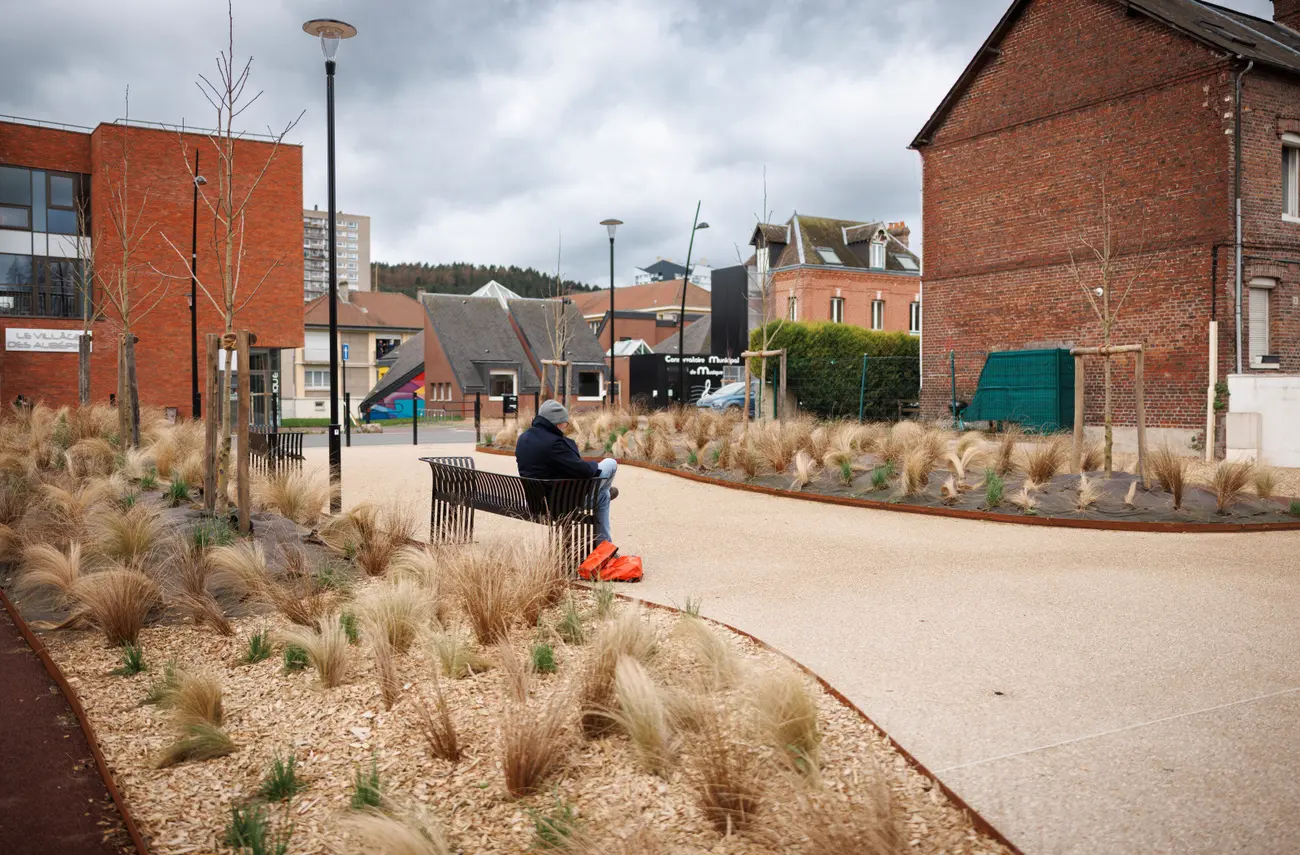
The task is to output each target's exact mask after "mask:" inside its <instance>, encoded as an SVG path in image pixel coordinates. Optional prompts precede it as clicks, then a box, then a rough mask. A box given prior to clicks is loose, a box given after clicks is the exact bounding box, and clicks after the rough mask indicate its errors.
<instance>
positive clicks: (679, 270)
mask: <svg viewBox="0 0 1300 855" xmlns="http://www.w3.org/2000/svg"><path fill="white" fill-rule="evenodd" d="M637 269H638V270H640V271H641V272H643V273H649V274H650V275H651V276H654V277H656V278H658V279H681V278H683V277H684V276H685V275H686V268H685V267H684V266H682V265H680V264H677V263H676V262H673V261H669V260H668V259H666V258H661V259H659V260H658V261H656V262H655V263H654V264H651V265H649V266H647V267H639V268H637Z"/></svg>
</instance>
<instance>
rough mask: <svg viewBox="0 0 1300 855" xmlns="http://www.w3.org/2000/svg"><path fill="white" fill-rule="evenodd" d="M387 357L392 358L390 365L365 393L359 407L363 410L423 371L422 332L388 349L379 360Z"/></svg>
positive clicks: (387, 358) (383, 360)
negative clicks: (373, 386)
mask: <svg viewBox="0 0 1300 855" xmlns="http://www.w3.org/2000/svg"><path fill="white" fill-rule="evenodd" d="M389 359H391V360H392V367H391V368H389V369H388V371H387V372H385V373H384V376H383V377H380V378H379V382H378V383H376V384H375V388H373V389H371V390H370V391H369V392H368V393H367V394H366V397H365V398H364V399H363V400H362V401H361V409H363V410H364V409H365V408H366V407H368V406H370V405H371V404H373V403H375V402H376V401H378V400H379V399H380V398H383V397H384V396H385V395H388V394H389V393H391V392H393V391H395V390H396V389H399V388H401V387H402V386H403V385H404V384H406V383H407V382H408V381H410V380H413V379H414V378H415V377H416V376H417V375H418V374H420V373H421V372H423V371H424V332H423V331H421V332H418V333H416V334H415V335H413V336H411V337H410V338H408V339H407V340H406V341H404V342H402V343H401V344H399V345H398V346H397V347H395V348H393V349H392V350H390V351H389V352H388V353H387V354H385V355H384V358H383V359H382V360H380V362H381V363H383V362H385V361H387V360H389Z"/></svg>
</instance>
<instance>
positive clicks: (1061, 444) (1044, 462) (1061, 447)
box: [1024, 436, 1069, 484]
mask: <svg viewBox="0 0 1300 855" xmlns="http://www.w3.org/2000/svg"><path fill="white" fill-rule="evenodd" d="M1024 457H1025V459H1024V471H1025V474H1026V475H1028V476H1029V478H1030V480H1032V481H1036V482H1038V483H1039V484H1046V483H1047V482H1048V481H1051V480H1052V478H1054V477H1055V476H1056V475H1057V474H1059V473H1060V472H1061V471H1063V470H1064V469H1065V464H1066V461H1068V460H1069V446H1068V444H1067V441H1066V440H1065V439H1064V438H1063V437H1060V436H1052V437H1047V438H1045V440H1044V441H1043V442H1036V443H1034V444H1032V445H1030V446H1029V447H1028V448H1027V449H1025V454H1024Z"/></svg>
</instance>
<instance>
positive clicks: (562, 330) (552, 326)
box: [542, 234, 574, 402]
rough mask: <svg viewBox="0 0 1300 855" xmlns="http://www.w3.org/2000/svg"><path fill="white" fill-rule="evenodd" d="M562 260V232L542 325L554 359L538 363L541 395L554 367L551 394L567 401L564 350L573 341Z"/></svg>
mask: <svg viewBox="0 0 1300 855" xmlns="http://www.w3.org/2000/svg"><path fill="white" fill-rule="evenodd" d="M563 259H564V235H563V234H561V235H560V236H559V238H558V239H557V244H556V250H555V280H554V285H553V287H552V289H551V299H550V303H549V305H548V306H547V314H548V315H549V317H548V318H547V320H548V323H547V325H546V337H547V340H548V343H549V344H550V346H551V360H553V361H554V364H553V365H552V366H547V365H545V364H543V365H542V397H543V398H545V397H547V377H548V376H549V372H548V371H547V368H548V367H553V368H554V369H555V387H554V388H555V390H556V395H555V397H557V398H561V399H563V400H565V401H566V402H567V399H568V394H569V362H568V352H569V344H570V342H572V341H573V335H574V331H573V330H572V329H570V325H569V313H568V311H567V309H568V298H567V296H566V295H565V293H564V275H563V272H562V263H563Z"/></svg>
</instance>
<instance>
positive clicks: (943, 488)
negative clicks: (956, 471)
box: [939, 475, 961, 505]
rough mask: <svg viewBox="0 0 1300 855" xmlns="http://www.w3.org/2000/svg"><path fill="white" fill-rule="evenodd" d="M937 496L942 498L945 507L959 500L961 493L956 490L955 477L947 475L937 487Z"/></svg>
mask: <svg viewBox="0 0 1300 855" xmlns="http://www.w3.org/2000/svg"><path fill="white" fill-rule="evenodd" d="M939 495H940V496H942V497H943V503H944V504H945V505H951V504H954V503H955V502H956V501H957V500H958V499H959V498H961V491H960V490H959V489H957V479H956V476H953V475H949V476H948V477H947V479H945V480H944V482H943V483H942V484H940V485H939Z"/></svg>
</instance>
